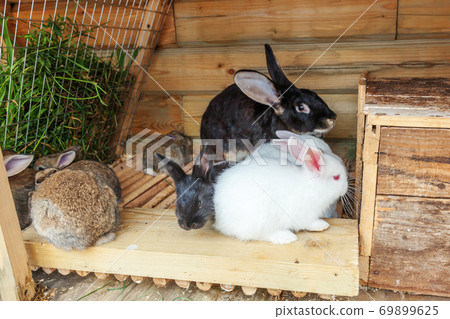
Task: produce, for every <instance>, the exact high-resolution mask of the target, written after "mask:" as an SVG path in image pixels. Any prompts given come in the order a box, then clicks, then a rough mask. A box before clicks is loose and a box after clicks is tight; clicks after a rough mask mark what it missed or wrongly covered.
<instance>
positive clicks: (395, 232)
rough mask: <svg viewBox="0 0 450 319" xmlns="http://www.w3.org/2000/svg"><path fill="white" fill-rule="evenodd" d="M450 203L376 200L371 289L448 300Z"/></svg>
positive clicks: (381, 198) (402, 198) (411, 199)
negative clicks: (424, 295) (412, 293)
mask: <svg viewBox="0 0 450 319" xmlns="http://www.w3.org/2000/svg"><path fill="white" fill-rule="evenodd" d="M449 212H450V200H449V199H441V198H440V199H428V198H415V197H400V196H378V197H377V207H376V217H375V228H374V240H373V248H372V256H371V258H370V263H371V265H370V275H369V285H370V286H371V287H379V288H388V289H393V290H400V291H410V292H416V293H421V294H431V295H441V296H450V270H449V267H448V265H449V264H450V243H449V241H448V238H449V236H450V226H449V225H450V213H449Z"/></svg>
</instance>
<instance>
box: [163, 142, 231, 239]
mask: <svg viewBox="0 0 450 319" xmlns="http://www.w3.org/2000/svg"><path fill="white" fill-rule="evenodd" d="M210 152H211V150H210V149H209V148H208V146H207V145H206V146H203V148H202V149H201V151H200V153H199V155H198V156H197V159H196V160H195V165H194V167H193V169H192V174H191V175H187V174H186V173H185V172H184V171H183V169H182V168H181V166H180V165H178V164H177V163H175V162H174V161H171V160H166V158H165V157H164V156H162V155H160V154H156V157H157V159H158V160H159V161H161V162H164V163H165V164H164V165H165V167H166V169H167V171H168V174H169V175H170V177H172V179H173V180H174V182H175V185H176V192H177V206H176V210H175V213H176V215H177V217H178V225H179V226H180V227H181V228H183V229H184V230H190V229H198V228H201V227H203V226H204V225H205V224H206V222H207V221H208V220H210V219H212V218H214V204H213V197H214V183H215V182H216V180H217V178H218V177H219V176H220V175H221V174H222V173H223V172H224V171H226V170H227V169H228V168H229V167H230V166H231V164H232V163H231V162H227V161H223V162H219V163H216V164H213V161H212V160H209V159H208V154H211V153H210Z"/></svg>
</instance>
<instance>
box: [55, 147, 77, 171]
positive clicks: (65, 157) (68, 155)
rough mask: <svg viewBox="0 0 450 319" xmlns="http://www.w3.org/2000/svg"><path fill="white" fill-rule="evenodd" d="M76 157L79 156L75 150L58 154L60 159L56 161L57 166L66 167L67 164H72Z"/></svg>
mask: <svg viewBox="0 0 450 319" xmlns="http://www.w3.org/2000/svg"><path fill="white" fill-rule="evenodd" d="M75 157H77V153H76V152H75V151H73V150H70V151H65V152H63V153H61V154H60V155H59V156H58V160H57V161H56V167H57V168H64V167H66V166H67V165H69V164H71V163H72V162H73V161H74V160H75Z"/></svg>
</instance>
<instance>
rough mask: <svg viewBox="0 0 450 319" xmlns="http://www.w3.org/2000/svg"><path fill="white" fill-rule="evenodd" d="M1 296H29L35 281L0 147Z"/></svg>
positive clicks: (22, 297)
mask: <svg viewBox="0 0 450 319" xmlns="http://www.w3.org/2000/svg"><path fill="white" fill-rule="evenodd" d="M0 203H1V212H0V300H3V301H6V300H10V301H11V300H31V299H32V298H33V297H34V294H35V290H34V282H33V278H32V276H31V270H30V267H29V266H28V258H27V253H26V251H25V247H24V244H23V241H22V234H21V232H20V225H19V220H18V219H17V214H16V208H15V206H14V201H13V197H12V194H11V190H10V188H9V182H8V177H7V175H6V169H5V165H4V163H3V155H2V150H1V149H0Z"/></svg>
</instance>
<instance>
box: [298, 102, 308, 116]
mask: <svg viewBox="0 0 450 319" xmlns="http://www.w3.org/2000/svg"><path fill="white" fill-rule="evenodd" d="M295 110H296V111H297V112H298V113H306V114H308V113H309V107H308V105H306V104H305V103H300V104H299V105H296V106H295Z"/></svg>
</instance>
